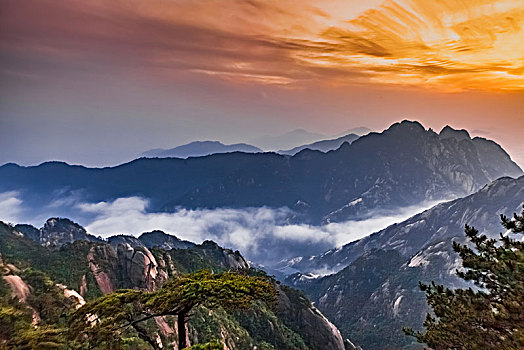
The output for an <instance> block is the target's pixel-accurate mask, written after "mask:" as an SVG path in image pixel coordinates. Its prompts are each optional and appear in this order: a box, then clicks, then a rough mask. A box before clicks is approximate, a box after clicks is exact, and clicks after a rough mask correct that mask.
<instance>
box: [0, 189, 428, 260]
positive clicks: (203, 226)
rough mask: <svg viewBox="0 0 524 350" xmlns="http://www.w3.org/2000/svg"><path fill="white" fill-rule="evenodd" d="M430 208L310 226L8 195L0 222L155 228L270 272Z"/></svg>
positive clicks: (100, 229) (98, 230)
mask: <svg viewBox="0 0 524 350" xmlns="http://www.w3.org/2000/svg"><path fill="white" fill-rule="evenodd" d="M432 204H433V203H428V204H427V205H426V206H422V207H409V208H403V209H399V210H398V211H395V212H390V213H387V214H384V213H383V214H380V215H378V214H377V215H376V216H375V217H372V218H369V219H366V220H360V221H357V220H355V221H346V222H340V223H330V224H327V225H323V226H312V225H306V224H300V223H290V218H292V217H293V212H292V211H291V210H290V209H288V208H279V209H272V208H266V207H261V208H245V209H214V210H207V209H200V210H187V209H179V210H177V211H175V212H173V213H149V212H147V207H148V201H147V200H146V199H144V198H140V197H128V198H119V199H116V200H114V201H112V202H99V203H85V202H81V201H74V200H72V199H71V198H68V199H67V200H64V201H57V202H55V203H53V204H52V205H50V206H49V207H47V208H42V209H41V210H40V211H39V212H37V210H25V208H24V204H23V202H22V201H21V200H20V199H19V198H18V196H17V194H16V193H12V192H10V193H3V194H0V213H2V214H1V217H0V220H4V221H9V222H13V223H27V222H28V223H31V224H33V225H35V226H37V227H39V226H41V225H42V223H43V222H44V220H45V219H47V218H48V217H51V216H66V217H69V218H70V219H72V220H74V221H77V222H79V223H81V224H82V225H84V226H85V227H86V229H87V231H88V232H89V233H91V234H94V235H97V236H102V237H109V236H112V235H116V234H127V235H134V236H139V235H140V234H141V233H143V232H148V231H152V230H157V229H158V230H162V231H164V232H167V233H170V234H174V235H176V236H177V237H179V238H181V239H185V240H189V241H192V242H196V243H201V242H203V241H204V240H213V241H215V242H217V243H218V244H220V245H221V246H223V247H226V248H232V249H235V250H237V249H238V250H239V251H240V252H241V253H242V254H243V255H244V256H245V257H246V258H248V259H250V260H252V261H254V262H256V263H259V264H263V265H266V266H270V267H271V266H275V265H276V264H277V263H278V262H279V261H281V260H283V259H290V258H293V257H296V256H310V255H316V254H320V253H322V252H324V251H326V250H328V249H331V248H334V247H337V246H341V245H343V244H346V243H349V242H351V241H354V240H357V239H360V238H362V237H364V236H367V235H369V234H371V233H373V232H376V231H378V230H380V229H382V228H385V227H387V226H389V225H391V224H393V223H395V222H400V221H403V220H405V219H407V218H408V217H410V216H412V215H414V214H416V213H418V212H420V211H421V210H423V209H425V208H427V207H430V206H431V205H432ZM71 208H72V209H71ZM46 215H47V216H46ZM44 218H45V219H44Z"/></svg>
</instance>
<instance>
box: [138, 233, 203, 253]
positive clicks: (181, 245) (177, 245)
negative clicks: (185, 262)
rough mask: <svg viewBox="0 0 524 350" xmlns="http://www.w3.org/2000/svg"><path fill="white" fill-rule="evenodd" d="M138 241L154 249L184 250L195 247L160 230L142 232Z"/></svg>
mask: <svg viewBox="0 0 524 350" xmlns="http://www.w3.org/2000/svg"><path fill="white" fill-rule="evenodd" d="M138 240H140V242H142V243H143V244H144V245H145V246H146V247H148V248H154V247H156V248H161V249H165V250H171V249H186V248H189V247H193V246H194V245H195V244H194V243H192V242H189V241H184V240H181V239H180V238H178V237H177V236H174V235H170V234H167V233H165V232H164V231H160V230H154V231H151V232H144V233H142V234H141V235H140V237H138Z"/></svg>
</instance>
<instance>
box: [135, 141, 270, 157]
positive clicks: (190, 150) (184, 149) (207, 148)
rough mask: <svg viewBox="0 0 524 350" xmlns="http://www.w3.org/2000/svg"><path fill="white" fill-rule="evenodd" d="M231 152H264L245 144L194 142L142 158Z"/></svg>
mask: <svg viewBox="0 0 524 350" xmlns="http://www.w3.org/2000/svg"><path fill="white" fill-rule="evenodd" d="M230 152H245V153H258V152H262V150H261V149H260V148H258V147H255V146H251V145H248V144H245V143H236V144H232V145H225V144H223V143H222V142H219V141H194V142H191V143H188V144H186V145H182V146H178V147H175V148H171V149H160V148H157V149H152V150H149V151H146V152H144V153H142V157H147V158H168V157H173V158H189V157H203V156H208V155H210V154H217V153H230Z"/></svg>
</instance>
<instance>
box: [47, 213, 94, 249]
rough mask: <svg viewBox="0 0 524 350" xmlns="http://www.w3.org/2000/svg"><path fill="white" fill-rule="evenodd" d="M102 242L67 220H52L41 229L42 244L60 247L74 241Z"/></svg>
mask: <svg viewBox="0 0 524 350" xmlns="http://www.w3.org/2000/svg"><path fill="white" fill-rule="evenodd" d="M82 240H85V241H101V240H100V239H98V238H96V237H95V236H93V235H90V234H88V233H87V231H86V229H85V228H83V227H82V226H80V225H79V224H77V223H76V222H73V221H71V220H69V219H65V218H57V217H55V218H50V219H48V220H47V221H46V223H45V224H44V227H42V228H41V229H40V244H42V245H44V246H54V247H60V246H62V245H64V244H66V243H72V242H74V241H82Z"/></svg>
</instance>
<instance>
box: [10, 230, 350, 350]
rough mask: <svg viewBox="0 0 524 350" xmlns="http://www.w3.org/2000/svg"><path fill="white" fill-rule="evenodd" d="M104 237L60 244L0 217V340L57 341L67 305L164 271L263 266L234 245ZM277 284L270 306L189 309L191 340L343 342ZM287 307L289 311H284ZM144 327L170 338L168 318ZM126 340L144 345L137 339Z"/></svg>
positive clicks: (318, 345)
mask: <svg viewBox="0 0 524 350" xmlns="http://www.w3.org/2000/svg"><path fill="white" fill-rule="evenodd" d="M110 242H111V243H105V242H102V243H100V242H90V241H88V240H84V239H82V240H78V241H74V242H66V243H64V244H63V245H62V246H60V247H58V246H51V245H46V246H44V245H42V244H40V243H39V242H35V241H34V240H33V239H30V238H28V237H25V236H24V234H23V233H22V232H20V231H18V230H17V229H16V228H15V227H12V226H9V225H6V224H4V223H2V222H0V257H1V258H0V270H1V272H2V276H3V278H2V279H1V280H0V311H1V312H2V315H3V318H2V320H0V341H2V342H8V347H9V346H13V347H16V346H17V345H16V344H18V343H17V342H19V341H20V342H26V344H27V341H29V340H28V339H29V338H28V337H37V338H35V339H37V341H40V342H42V343H41V344H43V342H44V341H45V342H46V343H48V344H51V343H53V344H58V345H59V344H60V342H61V341H63V334H64V330H65V328H66V327H67V319H66V318H64V317H67V316H66V315H67V313H68V312H71V311H72V310H74V308H75V307H81V305H82V304H83V303H84V302H85V300H91V299H93V298H97V297H98V296H100V295H102V294H106V293H111V292H113V291H114V290H116V289H120V288H140V289H145V290H150V291H153V290H155V289H157V288H159V287H160V286H162V284H163V283H164V282H165V281H166V280H167V279H168V278H170V277H173V276H177V275H180V274H182V273H186V272H193V271H196V270H199V269H203V268H206V269H210V270H212V271H215V272H220V271H225V270H238V271H243V272H244V273H255V274H260V273H262V272H260V271H254V270H250V267H249V265H248V263H247V262H246V261H245V260H244V258H243V257H242V256H241V255H240V253H239V252H233V251H231V250H228V249H223V248H221V247H219V246H218V245H217V244H216V243H214V242H210V241H207V242H204V243H203V244H201V245H194V244H193V245H192V246H190V247H188V248H187V249H171V250H164V249H159V248H153V249H151V250H149V249H148V248H147V247H145V246H144V245H143V244H142V242H140V241H139V240H137V239H135V240H133V239H131V237H126V236H117V237H115V238H114V239H112V240H110ZM277 287H278V285H277ZM278 288H279V290H280V294H279V303H278V304H277V307H276V308H275V309H270V308H268V307H267V306H266V305H263V304H257V305H255V306H254V307H253V308H252V309H251V310H250V311H249V312H247V313H238V314H237V313H231V312H226V311H225V310H223V309H220V308H219V309H215V310H213V311H211V310H207V309H206V308H204V307H201V308H199V309H197V310H195V313H194V314H193V315H192V316H191V317H190V319H189V334H190V342H193V343H194V342H201V343H205V342H209V341H212V340H214V339H217V338H219V339H220V341H221V342H222V343H223V344H224V345H225V346H227V348H228V349H252V348H253V347H258V348H260V349H290V350H291V349H304V350H305V349H337V350H343V349H344V344H343V340H342V337H341V335H340V333H339V331H338V330H337V329H336V328H335V327H334V326H333V325H332V324H331V323H330V322H329V321H327V319H326V318H325V317H324V316H323V315H322V314H321V313H320V312H319V311H318V310H316V309H315V308H314V307H313V306H312V305H311V304H310V302H309V301H308V300H307V299H306V298H305V297H301V298H299V297H297V296H296V293H298V292H296V291H294V290H292V289H290V288H288V287H278ZM11 295H14V296H15V297H16V298H17V299H13V298H12V297H11ZM19 300H20V301H19ZM289 308H290V309H292V310H294V312H295V313H294V314H291V313H289V312H287V310H288V309H289ZM147 329H148V330H149V331H151V332H155V333H157V334H158V337H159V339H161V341H162V342H163V343H164V345H165V346H167V345H168V344H169V346H172V345H173V340H174V339H175V338H176V332H175V324H174V319H172V318H170V317H164V318H157V319H155V320H154V321H153V320H152V321H151V322H149V323H148V324H147ZM60 337H62V338H60ZM38 339H40V340H38ZM129 342H130V345H134V346H135V347H137V348H147V345H145V344H144V343H141V342H140V340H139V339H136V338H135V339H134V340H133V338H129ZM49 346H50V345H49Z"/></svg>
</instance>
